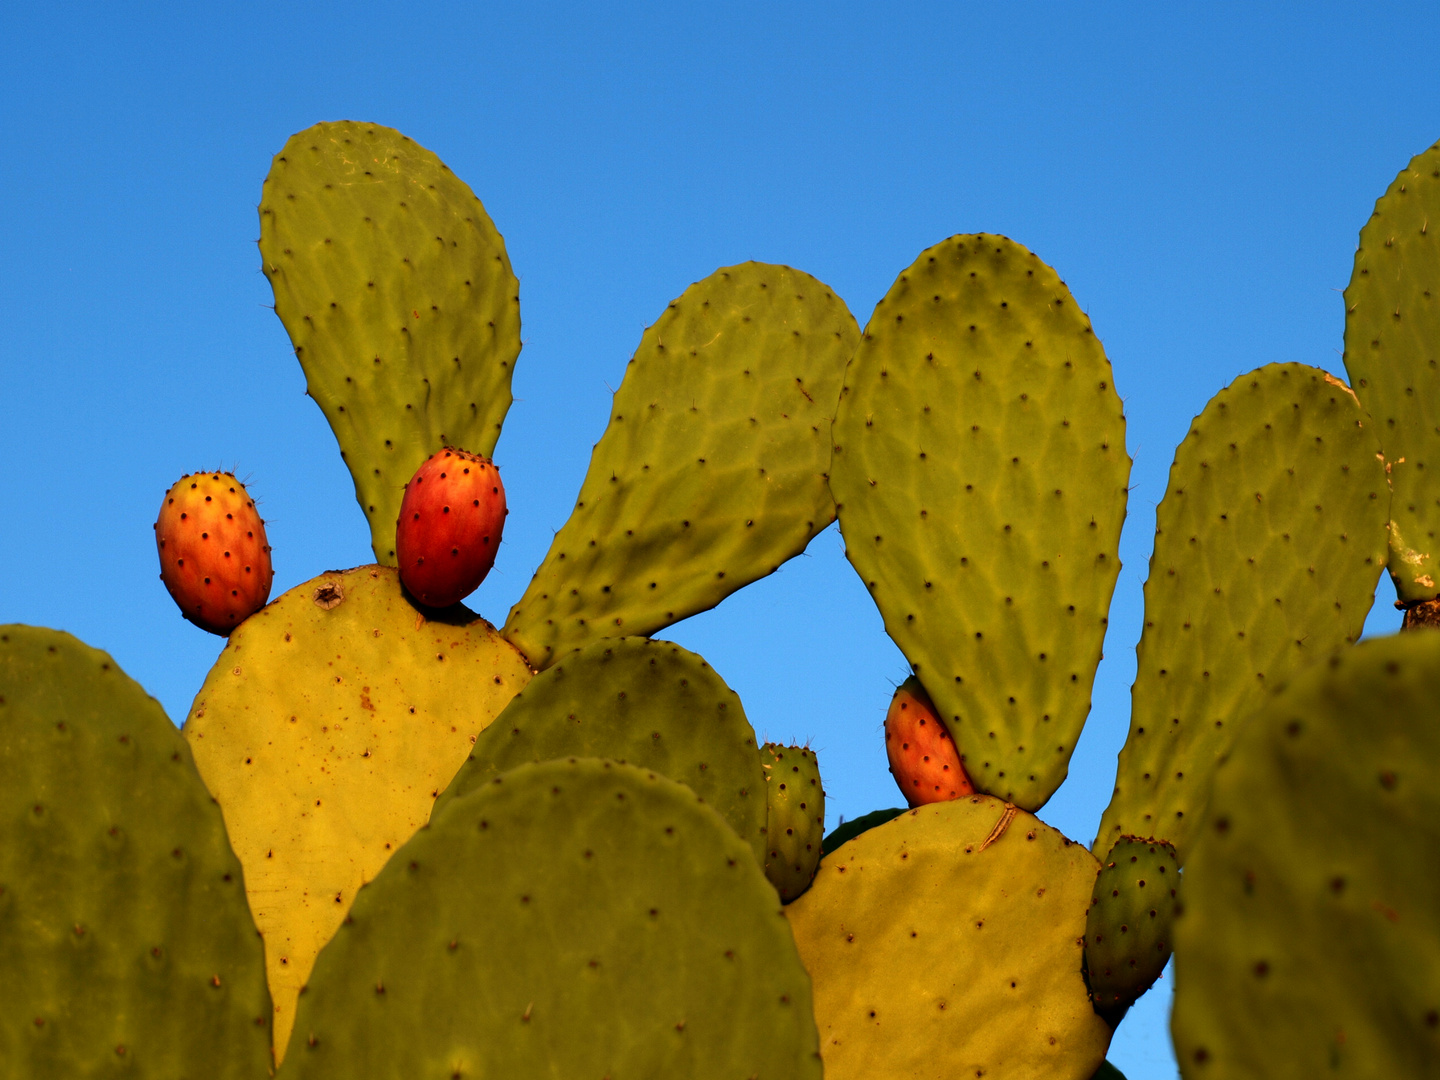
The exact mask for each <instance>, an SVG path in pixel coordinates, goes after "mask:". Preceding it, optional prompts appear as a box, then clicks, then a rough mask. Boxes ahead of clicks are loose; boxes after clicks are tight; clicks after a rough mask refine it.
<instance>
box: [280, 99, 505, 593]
mask: <svg viewBox="0 0 1440 1080" xmlns="http://www.w3.org/2000/svg"><path fill="white" fill-rule="evenodd" d="M260 254H261V257H262V268H263V269H264V271H265V276H266V277H268V278H269V279H270V285H271V287H272V288H273V289H274V291H275V313H276V314H277V315H279V316H280V321H281V322H283V323H284V324H285V330H286V331H287V332H288V333H289V335H290V340H291V342H292V343H293V344H294V346H295V355H296V356H297V357H298V358H299V360H300V366H301V367H303V368H304V369H305V377H306V380H307V392H308V393H309V394H310V396H311V397H313V398H314V399H315V401H316V403H317V404H318V405H319V406H320V408H321V410H322V411H323V412H324V413H325V418H326V419H327V420H329V421H330V427H331V429H332V430H333V431H334V432H335V437H336V439H338V440H339V442H340V456H341V457H343V458H344V459H345V463H346V464H347V465H349V466H350V475H351V476H352V477H353V478H354V480H355V497H356V498H357V499H358V500H359V501H360V508H361V509H362V510H363V511H364V512H365V519H366V521H367V522H369V524H370V536H371V544H372V546H373V547H374V549H375V558H376V560H378V561H379V562H381V563H385V564H387V565H390V566H393V565H395V519H396V517H397V516H398V515H399V513H400V500H401V498H402V496H403V495H404V490H405V485H406V483H408V482H409V480H410V477H411V476H412V475H413V474H414V472H415V470H416V469H418V468H419V467H420V464H421V462H423V461H424V460H425V459H426V458H427V457H429V456H430V455H431V454H433V453H434V452H435V451H437V450H439V449H440V448H441V446H459V447H462V448H463V449H466V450H469V451H471V452H472V453H476V454H484V455H486V456H489V454H490V452H491V451H492V450H493V449H494V447H495V440H496V439H498V438H499V437H500V424H501V422H502V421H503V420H504V419H505V413H506V411H507V410H508V409H509V408H510V376H511V374H512V372H513V371H514V370H515V359H516V357H517V356H518V355H519V353H520V297H519V286H518V284H517V283H516V280H515V274H514V271H512V270H511V269H510V259H509V256H508V255H506V254H505V242H504V241H503V240H502V239H501V238H500V234H499V233H498V232H496V231H495V226H494V225H493V224H492V223H491V221H490V218H489V215H487V214H486V213H485V208H484V207H483V206H481V205H480V200H479V199H477V198H476V197H475V195H474V193H473V192H472V191H471V190H470V188H469V187H467V186H466V184H465V183H464V182H463V181H461V180H459V179H457V178H456V176H455V175H454V174H453V173H451V172H450V170H449V169H448V168H446V167H445V164H444V162H442V161H441V160H440V159H439V158H438V157H436V156H435V155H434V154H433V153H431V152H430V151H429V150H426V149H425V148H424V147H423V146H420V145H419V144H417V143H415V142H414V141H412V140H411V139H408V138H406V137H405V136H404V135H402V134H400V132H398V131H394V130H392V129H390V128H387V127H381V126H379V125H378V124H362V123H354V122H351V121H348V120H347V121H341V122H339V123H329V124H316V125H315V126H314V127H312V128H307V129H306V130H305V131H302V132H300V133H299V134H298V135H294V136H292V137H291V138H290V140H289V141H288V142H287V143H286V144H285V148H284V149H283V150H281V151H280V153H279V154H277V155H276V156H275V161H274V163H273V164H272V165H271V167H270V175H269V176H268V177H266V179H265V186H264V190H263V193H262V196H261V199H260Z"/></svg>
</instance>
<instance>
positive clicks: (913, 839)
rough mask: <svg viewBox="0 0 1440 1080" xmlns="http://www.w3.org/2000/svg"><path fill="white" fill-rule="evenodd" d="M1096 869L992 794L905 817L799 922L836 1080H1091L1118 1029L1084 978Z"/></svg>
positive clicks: (859, 845)
mask: <svg viewBox="0 0 1440 1080" xmlns="http://www.w3.org/2000/svg"><path fill="white" fill-rule="evenodd" d="M1098 870H1099V866H1098V865H1097V864H1096V862H1095V859H1094V858H1093V857H1092V856H1091V855H1090V853H1089V852H1088V851H1086V850H1085V849H1084V848H1083V847H1081V846H1080V845H1079V844H1076V843H1073V842H1072V841H1070V840H1067V839H1065V837H1063V836H1061V835H1060V833H1058V832H1056V831H1055V830H1054V829H1052V828H1050V827H1049V826H1048V825H1045V824H1043V823H1042V822H1040V821H1039V820H1038V819H1036V818H1035V817H1033V816H1031V815H1030V814H1027V813H1025V812H1024V811H1023V810H1017V809H1016V808H1015V807H1014V806H1013V805H1007V804H1006V803H1003V802H1001V801H1000V800H999V799H995V798H992V797H990V796H985V795H971V796H969V797H967V798H964V799H956V800H953V801H950V802H942V803H933V804H931V805H928V806H923V807H919V808H917V809H915V810H910V811H907V812H906V813H904V814H901V815H900V816H899V817H898V818H895V819H894V820H893V821H890V822H888V823H886V824H884V825H879V826H876V827H875V828H872V829H870V830H869V831H868V832H865V833H864V834H863V835H860V836H857V837H855V838H854V839H853V840H850V841H849V842H848V843H846V844H844V845H843V846H842V847H840V848H839V849H838V850H836V851H835V852H833V853H832V854H830V855H828V856H827V857H826V858H825V859H824V860H823V861H822V862H821V864H820V871H819V873H818V874H817V875H816V878H815V881H814V883H813V884H812V885H811V886H810V891H809V892H807V893H805V895H803V896H801V897H800V898H799V899H798V900H796V901H795V902H794V903H793V904H790V905H789V906H788V907H787V908H786V909H785V912H786V916H787V917H788V918H789V920H790V925H791V927H792V928H793V929H794V931H795V941H796V943H797V944H798V945H799V948H800V955H801V956H802V957H803V958H804V960H805V966H806V969H807V970H808V971H809V972H810V976H811V978H812V979H813V980H814V983H815V1018H816V1022H817V1024H818V1025H819V1028H820V1048H821V1054H822V1055H823V1056H824V1059H825V1075H826V1077H827V1078H829V1080H849V1078H851V1077H856V1078H860V1077H864V1078H867V1080H868V1078H871V1077H875V1076H976V1075H983V1076H985V1077H987V1078H989V1080H1012V1078H1014V1080H1020V1078H1025V1080H1030V1078H1033V1080H1066V1078H1068V1080H1088V1078H1089V1077H1090V1076H1091V1074H1093V1073H1094V1072H1095V1070H1096V1069H1097V1068H1098V1067H1099V1065H1100V1063H1101V1062H1102V1061H1103V1060H1104V1057H1105V1049H1106V1047H1107V1046H1108V1045H1109V1041H1110V1029H1109V1028H1108V1027H1107V1026H1106V1025H1105V1022H1104V1021H1103V1020H1101V1019H1100V1017H1099V1016H1097V1015H1096V1014H1095V1010H1094V1009H1093V1008H1092V1007H1091V1004H1090V999H1089V996H1088V994H1087V993H1086V989H1085V982H1084V979H1083V978H1082V976H1081V973H1080V963H1081V954H1082V941H1083V935H1084V932H1085V910H1086V908H1087V907H1088V906H1089V903H1090V892H1091V888H1092V886H1093V885H1094V882H1095V875H1096V872H1097V871H1098Z"/></svg>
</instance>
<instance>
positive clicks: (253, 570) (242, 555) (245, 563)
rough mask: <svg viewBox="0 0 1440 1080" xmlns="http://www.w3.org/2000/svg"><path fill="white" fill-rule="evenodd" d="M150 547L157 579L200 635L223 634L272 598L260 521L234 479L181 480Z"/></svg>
mask: <svg viewBox="0 0 1440 1080" xmlns="http://www.w3.org/2000/svg"><path fill="white" fill-rule="evenodd" d="M155 547H156V550H157V551H158V552H159V555H160V580H161V581H163V582H165V588H167V589H169V590H170V596H171V598H172V599H173V600H174V601H175V603H176V604H177V605H179V607H180V614H182V615H184V616H185V618H187V619H189V620H190V621H191V622H192V623H194V624H195V625H196V626H198V627H200V628H201V629H202V630H209V631H210V632H211V633H212V634H220V635H222V636H223V635H228V634H229V633H230V631H231V630H233V629H235V627H237V626H239V625H240V624H241V623H242V622H244V621H245V620H246V619H247V618H249V617H250V615H252V614H253V613H255V612H256V611H259V610H260V609H261V608H262V607H264V606H265V601H267V600H268V599H270V585H271V582H272V581H273V580H274V578H275V572H274V570H273V569H272V568H271V566H270V545H269V543H268V542H267V541H266V539H265V522H263V521H262V520H260V514H259V512H258V511H257V510H256V509H255V500H254V499H252V498H250V494H249V492H247V491H246V490H245V485H244V484H242V483H240V481H239V480H236V479H235V476H234V474H232V473H228V472H213V473H195V474H194V475H193V476H183V477H181V478H180V479H179V480H178V481H177V482H176V483H175V485H174V486H173V487H171V488H170V490H169V491H167V492H166V493H165V501H164V502H163V503H162V504H161V505H160V516H159V517H158V518H157V519H156V521H155Z"/></svg>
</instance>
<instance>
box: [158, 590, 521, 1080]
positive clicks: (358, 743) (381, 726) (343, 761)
mask: <svg viewBox="0 0 1440 1080" xmlns="http://www.w3.org/2000/svg"><path fill="white" fill-rule="evenodd" d="M529 677H530V672H529V669H528V668H527V667H526V666H525V663H524V661H523V660H522V659H521V657H520V654H519V653H517V652H516V651H515V650H514V649H513V648H512V647H511V646H510V645H509V644H508V643H507V642H506V641H505V640H504V639H503V638H501V637H500V635H499V634H498V633H496V632H495V629H494V627H492V626H491V625H490V624H489V623H487V622H486V621H485V620H484V619H481V618H480V617H479V616H476V615H474V614H472V613H471V612H469V611H467V610H466V609H465V608H464V607H462V606H460V605H456V606H455V607H453V608H450V609H448V610H447V612H446V613H445V615H444V617H443V618H442V619H437V620H431V619H427V617H426V616H425V615H424V614H422V613H421V612H420V611H418V610H417V609H416V608H415V607H414V606H413V605H412V604H411V603H410V601H409V600H408V599H406V598H405V597H404V596H403V595H402V593H401V590H400V579H399V575H398V574H397V572H396V571H395V570H393V569H391V568H390V567H381V566H362V567H359V568H357V569H354V570H347V571H343V572H342V571H332V572H330V573H327V574H322V575H320V576H319V577H318V578H315V579H314V580H312V581H309V582H306V583H305V584H304V585H299V586H297V587H296V588H294V589H291V590H290V591H289V592H287V593H286V594H285V595H284V596H282V597H280V599H279V600H276V601H275V602H274V603H272V604H270V605H269V606H268V607H266V608H264V609H262V610H261V611H259V612H257V613H256V614H254V615H252V616H251V617H250V618H249V619H247V620H245V622H243V623H242V624H241V625H240V626H239V627H238V628H236V630H235V631H234V632H233V633H232V634H231V635H230V643H229V644H228V645H227V646H226V647H225V650H224V651H223V652H222V653H221V654H220V658H219V659H218V660H217V661H216V662H215V666H214V668H212V669H211V671H210V674H209V676H208V677H207V678H206V679H205V684H204V686H202V687H201V688H200V693H199V694H198V695H197V696H196V698H195V703H194V705H193V706H192V707H191V710H190V716H189V719H188V720H187V721H186V723H185V735H186V736H187V737H188V738H189V740H190V746H191V748H192V750H193V751H194V754H195V763H196V765H198V766H199V769H200V775H201V776H203V777H204V778H205V783H206V785H207V786H208V787H209V789H210V791H211V792H212V793H213V794H214V796H215V798H216V800H217V801H218V802H219V803H220V809H221V810H222V811H223V812H224V815H225V824H226V827H227V828H228V830H229V833H230V840H231V842H232V843H233V844H234V847H235V853H236V854H237V855H239V856H240V862H241V864H242V865H243V866H244V867H245V884H246V888H247V890H248V892H249V897H250V908H251V910H252V911H253V912H254V915H255V922H256V925H258V926H259V927H260V931H261V933H262V934H263V935H264V936H265V960H266V966H267V970H268V974H269V980H270V993H271V996H272V997H273V999H274V1004H275V1025H274V1027H275V1050H276V1057H277V1058H281V1057H283V1056H284V1053H285V1046H286V1042H287V1041H288V1039H289V1035H290V1025H291V1023H292V1022H293V1020H294V1016H295V1012H294V1008H295V996H296V994H298V993H299V990H300V987H301V986H302V985H303V984H304V982H305V979H306V977H307V976H308V975H309V973H310V967H311V965H312V964H313V963H314V962H315V956H316V954H317V953H318V952H319V951H320V948H321V946H323V945H324V944H325V942H327V941H329V940H330V938H331V936H332V935H333V934H334V933H335V929H336V927H338V926H339V925H340V923H341V921H342V920H343V919H344V918H345V913H346V912H347V911H348V910H349V909H350V904H351V902H352V901H353V900H354V898H355V892H356V890H357V889H359V888H360V886H361V885H363V884H364V883H365V882H367V881H369V880H371V879H372V878H374V877H375V875H376V874H378V873H379V872H380V868H381V867H382V866H384V865H385V862H386V860H387V859H389V858H390V855H391V854H392V853H393V852H394V851H395V850H396V849H397V848H399V847H400V845H401V844H403V843H405V841H406V840H408V839H409V838H410V836H411V834H413V833H414V832H415V830H416V829H418V828H419V827H420V826H421V825H423V824H425V822H426V821H427V820H428V818H429V816H430V810H431V807H432V805H433V803H434V800H435V796H436V795H437V794H438V793H439V792H440V791H441V790H443V789H444V788H445V786H446V785H447V784H449V783H450V780H451V778H453V777H454V775H455V772H456V770H458V769H459V768H460V765H461V764H462V763H463V762H464V761H465V756H466V755H467V754H468V753H469V752H470V747H471V744H472V742H473V740H474V739H475V737H476V736H478V735H479V733H480V732H481V731H482V730H484V728H485V727H486V725H488V724H489V723H490V721H491V720H492V719H494V717H495V716H496V715H498V714H499V712H500V710H501V709H503V708H504V707H505V705H506V704H507V703H508V702H509V700H510V698H511V697H513V696H514V694H515V692H516V691H517V690H519V689H520V688H521V687H523V686H524V685H525V683H526V682H527V681H528V680H529Z"/></svg>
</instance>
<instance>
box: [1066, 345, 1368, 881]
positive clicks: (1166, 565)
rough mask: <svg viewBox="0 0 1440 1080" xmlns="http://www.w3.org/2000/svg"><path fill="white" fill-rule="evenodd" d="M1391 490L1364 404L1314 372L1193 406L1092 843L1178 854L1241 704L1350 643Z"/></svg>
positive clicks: (1255, 376) (1267, 373)
mask: <svg viewBox="0 0 1440 1080" xmlns="http://www.w3.org/2000/svg"><path fill="white" fill-rule="evenodd" d="M1388 495H1389V492H1388V490H1387V488H1386V486H1385V473H1384V470H1383V468H1382V466H1381V464H1380V462H1379V461H1377V460H1376V444H1375V436H1374V432H1373V431H1372V430H1371V428H1370V426H1368V424H1367V423H1366V420H1365V416H1364V413H1363V412H1362V411H1361V409H1360V407H1359V405H1358V404H1357V402H1356V401H1355V398H1354V395H1353V394H1351V393H1350V392H1349V390H1348V389H1347V388H1346V387H1345V385H1344V384H1343V383H1341V382H1340V380H1338V379H1336V378H1334V377H1333V376H1330V375H1328V374H1326V373H1325V372H1324V371H1321V370H1320V369H1318V368H1312V367H1307V366H1305V365H1304V364H1270V365H1268V366H1266V367H1263V368H1260V369H1259V370H1257V371H1253V372H1251V373H1250V374H1248V375H1242V376H1240V377H1239V378H1238V379H1236V380H1235V381H1234V382H1233V383H1231V384H1230V385H1229V386H1228V387H1227V388H1226V389H1224V390H1222V391H1221V392H1220V393H1218V394H1216V395H1215V397H1214V398H1212V399H1211V401H1210V403H1209V404H1208V405H1206V406H1205V409H1204V411H1203V412H1201V414H1200V415H1199V416H1198V417H1196V418H1195V421H1194V423H1193V424H1192V425H1191V427H1190V433H1189V434H1188V435H1187V436H1186V437H1185V441H1184V442H1182V443H1181V444H1180V447H1179V449H1178V450H1177V451H1176V452H1175V463H1174V465H1173V466H1172V467H1171V469H1170V479H1169V485H1168V487H1167V489H1166V492H1165V497H1164V498H1163V499H1162V500H1161V502H1160V507H1159V509H1158V511H1157V512H1156V524H1155V552H1154V555H1152V556H1151V559H1150V576H1149V578H1148V579H1147V581H1146V582H1145V628H1144V631H1143V632H1142V634H1141V637H1140V645H1139V647H1138V649H1137V650H1136V652H1137V660H1138V669H1137V672H1136V675H1135V685H1134V689H1133V691H1132V708H1131V717H1130V734H1129V737H1128V739H1127V740H1126V742H1125V746H1124V748H1123V749H1122V750H1121V752H1120V763H1119V771H1118V775H1117V776H1116V780H1115V794H1114V797H1113V799H1112V800H1111V802H1110V806H1109V808H1108V809H1107V810H1106V811H1105V815H1104V817H1103V819H1102V820H1101V823H1100V832H1099V836H1098V838H1097V839H1096V841H1095V845H1094V849H1093V850H1095V851H1097V852H1099V851H1109V850H1110V846H1111V845H1112V844H1113V843H1114V842H1115V840H1116V839H1117V838H1119V837H1120V836H1144V837H1153V838H1154V839H1157V840H1165V841H1169V842H1170V843H1171V844H1173V845H1174V846H1175V849H1176V851H1177V852H1178V853H1179V856H1180V859H1181V861H1182V862H1183V861H1184V860H1185V859H1186V857H1187V853H1188V848H1189V843H1190V841H1191V839H1192V837H1193V836H1194V834H1195V829H1196V823H1197V821H1198V820H1199V817H1200V814H1201V813H1202V812H1203V810H1204V808H1205V799H1206V795H1207V792H1208V789H1209V780H1210V776H1211V774H1212V773H1213V771H1214V768H1215V763H1216V762H1217V761H1218V760H1220V758H1222V757H1223V756H1224V754H1225V753H1226V752H1227V751H1228V750H1229V748H1230V746H1231V745H1232V744H1233V742H1234V739H1235V737H1236V735H1237V734H1238V733H1239V731H1240V730H1241V728H1242V726H1243V723H1244V721H1245V719H1246V716H1247V715H1248V714H1249V713H1250V712H1253V711H1254V710H1255V709H1256V708H1257V707H1258V706H1259V705H1260V704H1261V703H1262V702H1263V701H1264V700H1265V697H1266V695H1267V693H1268V691H1269V690H1270V689H1271V688H1272V687H1274V686H1276V685H1277V684H1279V683H1280V682H1283V681H1284V680H1285V679H1287V678H1289V677H1290V676H1291V675H1292V674H1294V673H1295V672H1297V671H1299V670H1301V669H1302V668H1304V667H1305V666H1307V665H1309V664H1311V663H1314V662H1315V661H1316V660H1317V659H1319V658H1320V657H1322V656H1324V655H1326V653H1327V652H1329V650H1331V649H1332V648H1335V647H1337V646H1339V645H1344V644H1348V643H1350V642H1354V641H1357V640H1358V639H1359V637H1360V632H1361V630H1362V629H1363V628H1364V625H1365V616H1366V613H1367V612H1369V610H1370V604H1371V601H1372V599H1373V597H1374V593H1375V584H1376V582H1377V581H1378V579H1379V577H1380V570H1381V567H1382V566H1383V565H1384V563H1385V520H1386V517H1387V516H1388V511H1387V506H1388Z"/></svg>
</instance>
